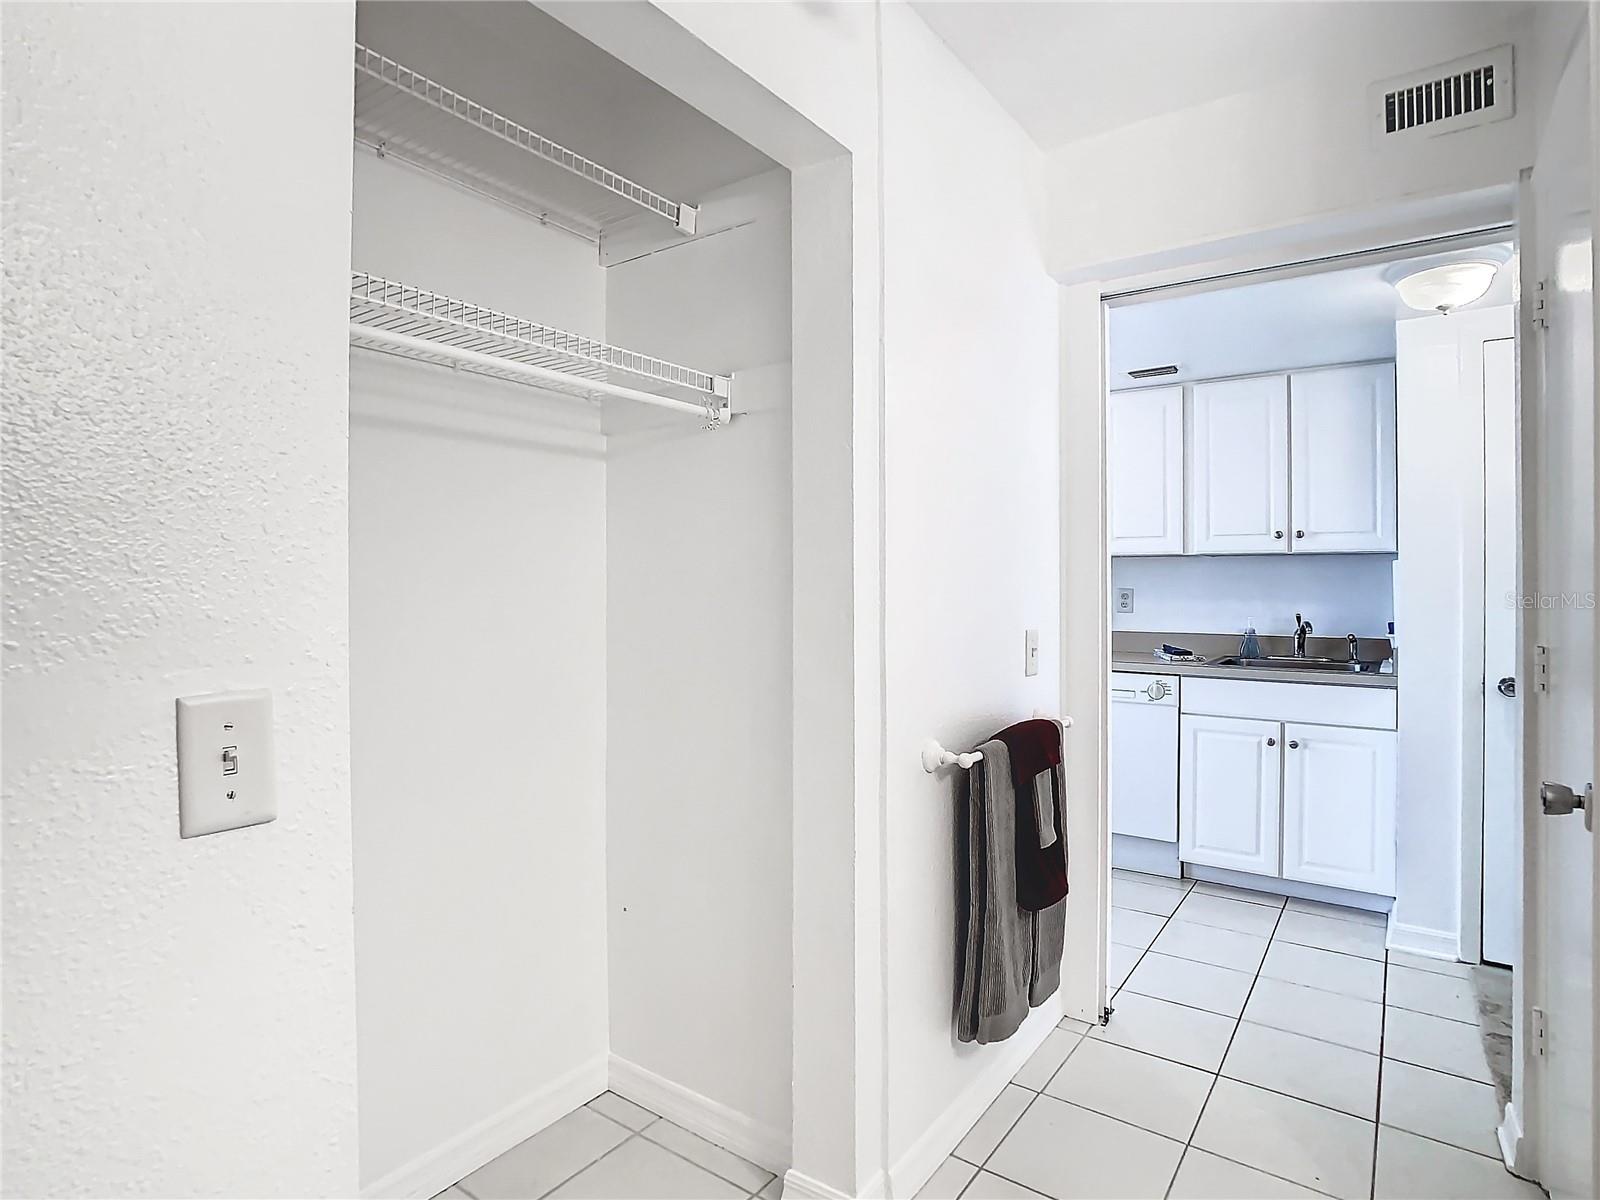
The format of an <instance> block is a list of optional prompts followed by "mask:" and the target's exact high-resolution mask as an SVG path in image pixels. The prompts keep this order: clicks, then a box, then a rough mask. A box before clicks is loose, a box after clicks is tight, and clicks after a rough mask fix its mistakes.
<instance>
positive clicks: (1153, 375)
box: [1128, 363, 1178, 379]
mask: <svg viewBox="0 0 1600 1200" xmlns="http://www.w3.org/2000/svg"><path fill="white" fill-rule="evenodd" d="M1177 373H1178V364H1177V363H1168V364H1167V365H1166V366H1164V367H1140V368H1139V369H1138V370H1137V371H1129V372H1128V378H1129V379H1160V378H1161V377H1162V376H1163V375H1176V374H1177Z"/></svg>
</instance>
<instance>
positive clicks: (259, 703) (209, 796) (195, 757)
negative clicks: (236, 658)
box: [178, 689, 278, 838]
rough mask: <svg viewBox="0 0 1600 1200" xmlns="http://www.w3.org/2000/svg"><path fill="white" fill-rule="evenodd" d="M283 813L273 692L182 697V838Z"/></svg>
mask: <svg viewBox="0 0 1600 1200" xmlns="http://www.w3.org/2000/svg"><path fill="white" fill-rule="evenodd" d="M277 815H278V793H277V769H276V764H275V763H274V762H273V758H272V693H271V692H268V691H266V690H265V689H257V690H255V691H248V692H211V693H209V694H207V695H204V696H180V697H179V698H178V834H179V836H180V837H186V838H192V837H200V836H202V835H203V834H207V833H221V832H223V830H226V829H243V828H244V827H245V826H247V825H262V824H265V823H266V822H267V821H271V820H274V819H275V818H276V817H277Z"/></svg>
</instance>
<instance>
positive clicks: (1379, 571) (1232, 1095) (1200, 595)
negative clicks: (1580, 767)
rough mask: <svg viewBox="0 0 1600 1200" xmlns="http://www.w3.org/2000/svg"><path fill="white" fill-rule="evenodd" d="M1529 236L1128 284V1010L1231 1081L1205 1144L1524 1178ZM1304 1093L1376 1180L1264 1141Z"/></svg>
mask: <svg viewBox="0 0 1600 1200" xmlns="http://www.w3.org/2000/svg"><path fill="white" fill-rule="evenodd" d="M1514 249H1515V248H1514V231H1513V230H1512V229H1511V228H1510V227H1509V226H1497V227H1494V228H1490V229H1485V230H1480V231H1477V232H1475V233H1472V234H1468V235H1458V236H1453V237H1450V238H1445V239H1440V240H1438V241H1436V242H1425V243H1412V244H1408V245H1405V246H1401V247H1390V248H1388V249H1384V250H1378V251H1371V252H1364V253H1362V254H1359V255H1352V256H1347V257H1340V258H1335V259H1329V260H1322V261H1319V262H1316V263H1312V264H1301V265H1297V266H1293V267H1284V268H1279V269H1275V270H1271V271H1265V272H1251V273H1246V274H1243V275H1235V276H1230V277H1227V278H1225V279H1213V280H1207V281H1199V282H1193V283H1185V284H1182V285H1179V286H1173V287H1162V288H1155V289H1150V290H1147V291H1144V292H1140V293H1129V294H1123V295H1117V296H1107V297H1105V298H1104V306H1105V307H1104V314H1103V315H1104V320H1103V328H1104V329H1105V331H1106V347H1105V351H1106V365H1105V370H1104V380H1105V406H1106V407H1105V441H1106V487H1105V497H1104V504H1105V512H1106V529H1107V547H1106V550H1107V557H1106V563H1105V574H1104V578H1105V580H1106V583H1107V587H1108V589H1109V597H1108V601H1107V610H1108V613H1109V628H1107V629H1106V631H1105V644H1106V646H1107V647H1108V659H1109V663H1108V668H1109V669H1108V672H1107V675H1108V678H1107V681H1106V682H1107V696H1108V701H1107V706H1106V711H1107V713H1108V723H1109V736H1108V739H1107V745H1108V760H1107V778H1108V796H1109V801H1108V806H1109V843H1110V862H1111V866H1112V879H1111V882H1110V892H1109V905H1110V906H1109V919H1108V944H1107V946H1106V957H1105V976H1106V997H1107V1000H1106V1004H1107V1009H1108V1012H1109V1014H1110V1020H1109V1023H1108V1024H1107V1025H1106V1026H1105V1028H1104V1030H1103V1031H1102V1033H1103V1036H1104V1037H1105V1038H1106V1039H1107V1040H1109V1041H1112V1042H1113V1043H1115V1044H1117V1045H1118V1046H1120V1047H1121V1048H1122V1049H1123V1050H1124V1051H1125V1052H1127V1053H1130V1054H1143V1055H1147V1056H1148V1055H1154V1056H1156V1057H1160V1058H1165V1059H1169V1060H1172V1059H1176V1060H1177V1061H1179V1062H1182V1063H1183V1064H1184V1065H1185V1066H1187V1067H1189V1068H1190V1069H1192V1070H1198V1071H1203V1072H1206V1073H1210V1074H1212V1075H1215V1076H1216V1077H1217V1079H1218V1082H1217V1084H1216V1085H1215V1086H1213V1087H1212V1088H1211V1089H1210V1091H1209V1092H1208V1093H1207V1094H1206V1095H1205V1096H1204V1097H1202V1098H1200V1099H1199V1100H1198V1101H1197V1104H1198V1105H1199V1107H1198V1108H1197V1110H1196V1112H1195V1113H1194V1114H1193V1116H1194V1127H1193V1132H1192V1133H1191V1134H1190V1137H1189V1143H1188V1149H1187V1150H1186V1152H1185V1159H1186V1160H1187V1159H1188V1158H1191V1157H1193V1158H1196V1159H1197V1161H1209V1158H1211V1157H1217V1156H1220V1157H1222V1158H1225V1159H1229V1160H1231V1161H1232V1162H1234V1163H1238V1164H1242V1165H1244V1166H1247V1167H1249V1168H1250V1169H1251V1170H1253V1171H1257V1172H1261V1173H1264V1174H1265V1175H1267V1176H1271V1177H1275V1178H1276V1179H1279V1180H1283V1179H1287V1180H1289V1181H1291V1182H1294V1183H1298V1184H1301V1185H1302V1186H1307V1187H1312V1188H1317V1189H1321V1190H1333V1191H1338V1190H1340V1188H1342V1187H1343V1186H1345V1185H1348V1186H1350V1187H1352V1188H1355V1189H1357V1190H1358V1191H1362V1192H1366V1191H1369V1190H1370V1189H1371V1187H1372V1186H1373V1183H1374V1172H1377V1173H1379V1174H1382V1173H1383V1172H1385V1171H1393V1170H1418V1171H1425V1170H1435V1171H1444V1170H1458V1169H1459V1170H1464V1171H1478V1172H1487V1173H1489V1175H1490V1176H1493V1175H1495V1174H1499V1173H1501V1172H1502V1170H1503V1164H1502V1162H1501V1151H1500V1144H1499V1141H1498V1136H1497V1129H1498V1126H1499V1124H1500V1120H1501V1114H1502V1111H1503V1109H1504V1107H1505V1105H1506V1104H1507V1102H1508V1101H1509V1100H1510V1099H1511V1095H1512V1083H1513V1079H1512V1076H1513V1074H1514V1073H1515V1062H1516V1055H1515V1054H1514V1052H1513V1044H1512V1038H1513V1019H1512V1013H1513V1008H1512V995H1511V992H1512V978H1513V970H1514V968H1515V967H1516V966H1517V964H1518V962H1519V961H1520V948H1519V944H1518V942H1519V937H1518V934H1519V930H1520V928H1521V914H1522V904H1521V896H1522V884H1521V879H1520V866H1519V864H1520V862H1521V829H1520V826H1521V820H1520V815H1519V813H1520V808H1519V805H1518V797H1519V795H1520V794H1521V788H1522V763H1521V744H1522V733H1521V714H1520V702H1521V701H1520V696H1519V694H1518V678H1517V676H1518V647H1519V644H1520V629H1521V626H1520V610H1521V602H1520V597H1521V595H1522V592H1521V588H1520V584H1519V581H1520V578H1521V546H1520V529H1521V519H1520V506H1519V503H1518V499H1519V495H1520V482H1519V434H1518V428H1519V427H1518V401H1517V395H1518V392H1517V378H1518V371H1517V353H1516V350H1517V321H1516V308H1515V296H1516V277H1517V265H1516V257H1515V253H1514ZM1468 263H1472V264H1481V266H1480V267H1475V268H1471V269H1467V268H1465V267H1464V266H1463V264H1468ZM1436 268H1445V269H1444V270H1442V271H1440V270H1435V269H1436ZM1424 272H1431V273H1430V274H1424ZM1472 274H1477V275H1478V276H1479V278H1478V280H1477V283H1478V284H1480V285H1481V286H1478V287H1477V288H1476V290H1475V291H1473V292H1472V293H1471V294H1464V295H1455V296H1449V295H1445V296H1440V295H1433V296H1430V295H1429V294H1427V292H1426V286H1425V285H1427V284H1428V283H1430V282H1437V281H1439V279H1440V277H1441V276H1443V277H1445V282H1447V283H1448V282H1449V281H1450V279H1451V278H1452V277H1453V278H1455V279H1456V281H1457V282H1459V281H1460V278H1461V277H1463V276H1469V275H1472ZM1119 1025H1121V1026H1122V1030H1121V1031H1120V1032H1119V1031H1118V1026H1119ZM1178 1030H1182V1033H1181V1034H1179V1033H1177V1032H1175V1031H1178ZM1069 1061H1070V1060H1069ZM1134 1062H1135V1060H1131V1059H1130V1064H1132V1063H1134ZM1269 1110H1270V1111H1271V1112H1277V1111H1278V1110H1283V1112H1282V1114H1281V1115H1283V1116H1284V1117H1285V1119H1287V1118H1288V1117H1289V1116H1291V1115H1293V1116H1295V1117H1296V1118H1298V1119H1304V1120H1305V1121H1306V1122H1307V1123H1308V1127H1316V1128H1318V1129H1319V1130H1321V1133H1320V1134H1318V1135H1317V1136H1326V1137H1327V1138H1329V1139H1332V1140H1333V1141H1336V1140H1337V1139H1339V1138H1341V1137H1343V1138H1347V1139H1349V1142H1350V1149H1349V1153H1348V1155H1347V1156H1345V1157H1344V1158H1343V1159H1342V1160H1341V1161H1342V1162H1343V1164H1344V1165H1343V1166H1342V1167H1341V1168H1340V1169H1342V1170H1347V1171H1348V1172H1349V1173H1350V1175H1351V1178H1350V1179H1348V1180H1343V1179H1338V1178H1333V1177H1331V1176H1330V1175H1328V1174H1327V1172H1328V1170H1329V1169H1330V1168H1328V1167H1327V1166H1326V1165H1325V1164H1322V1163H1319V1162H1318V1161H1317V1160H1316V1157H1315V1156H1314V1155H1305V1154H1302V1153H1300V1152H1299V1151H1298V1150H1295V1149H1290V1148H1287V1147H1285V1146H1283V1145H1279V1144H1274V1145H1265V1144H1260V1145H1258V1144H1255V1141H1254V1139H1253V1138H1252V1136H1251V1134H1250V1128H1251V1126H1252V1123H1253V1122H1254V1121H1255V1120H1256V1118H1255V1117H1252V1116H1251V1115H1250V1114H1252V1113H1256V1114H1257V1115H1258V1116H1259V1115H1260V1114H1262V1113H1267V1112H1268V1111H1269ZM1352 1121H1354V1122H1359V1123H1360V1124H1359V1125H1356V1124H1352V1123H1351V1122H1352ZM1360 1132H1364V1133H1365V1141H1364V1142H1363V1139H1362V1137H1360V1136H1355V1135H1356V1134H1358V1133H1360ZM1333 1141H1330V1145H1332V1144H1333ZM1425 1163H1426V1164H1431V1166H1426V1167H1425V1166H1423V1165H1422V1164H1425ZM1179 1170H1180V1173H1181V1172H1182V1171H1183V1170H1184V1168H1183V1167H1182V1166H1180V1168H1179ZM1379 1182H1380V1183H1381V1181H1379Z"/></svg>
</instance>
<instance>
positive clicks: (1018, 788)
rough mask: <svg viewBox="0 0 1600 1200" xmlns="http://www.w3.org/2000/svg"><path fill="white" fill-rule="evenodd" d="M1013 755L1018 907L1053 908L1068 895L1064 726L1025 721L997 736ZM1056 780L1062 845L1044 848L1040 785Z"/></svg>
mask: <svg viewBox="0 0 1600 1200" xmlns="http://www.w3.org/2000/svg"><path fill="white" fill-rule="evenodd" d="M994 736H995V738H996V739H998V740H999V741H1002V742H1004V743H1005V744H1006V750H1007V751H1008V752H1009V753H1010V755H1011V786H1012V791H1013V792H1014V793H1015V794H1016V798H1017V822H1016V831H1017V835H1016V836H1017V843H1016V856H1017V904H1018V906H1020V907H1021V908H1023V909H1026V910H1027V911H1028V912H1038V911H1040V910H1041V909H1045V908H1049V907H1050V906H1051V905H1052V904H1055V903H1057V902H1059V901H1060V900H1061V898H1062V897H1063V896H1065V895H1066V894H1067V826H1066V822H1065V821H1064V820H1063V819H1062V818H1063V814H1062V811H1061V788H1060V786H1059V783H1058V776H1057V772H1056V768H1057V767H1059V766H1060V765H1061V726H1060V725H1058V724H1056V722H1054V721H1050V720H1046V719H1043V718H1036V719H1034V720H1032V721H1019V722H1017V723H1016V724H1015V725H1012V726H1011V727H1010V728H1008V729H1002V730H1001V731H1000V732H999V733H997V734H995V735H994ZM1046 772H1048V773H1049V775H1050V799H1051V804H1052V806H1053V807H1054V811H1055V822H1056V840H1055V841H1054V842H1052V843H1051V844H1050V845H1048V846H1044V847H1041V846H1040V845H1039V812H1038V809H1037V807H1036V806H1035V805H1034V783H1033V781H1034V779H1035V778H1037V777H1038V776H1040V775H1043V774H1045V773H1046Z"/></svg>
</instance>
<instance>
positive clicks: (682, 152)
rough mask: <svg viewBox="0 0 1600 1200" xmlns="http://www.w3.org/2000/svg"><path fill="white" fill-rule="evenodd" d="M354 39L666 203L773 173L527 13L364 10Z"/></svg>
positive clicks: (491, 8) (476, 5)
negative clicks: (650, 191)
mask: <svg viewBox="0 0 1600 1200" xmlns="http://www.w3.org/2000/svg"><path fill="white" fill-rule="evenodd" d="M356 40H357V41H360V42H361V43H363V44H364V45H367V46H370V47H371V48H372V49H374V50H377V51H378V52H380V53H382V54H386V55H388V56H389V57H390V58H393V59H396V60H398V61H399V62H401V63H404V64H405V65H406V66H408V67H411V68H412V69H413V70H416V71H420V72H421V73H422V74H424V75H427V76H429V77H430V78H432V79H434V80H436V81H437V82H439V83H442V84H444V85H445V86H446V87H450V88H454V89H455V90H457V91H459V92H461V93H462V94H464V95H467V96H470V97H471V98H472V99H473V100H476V101H477V102H479V103H480V104H484V105H486V106H488V107H490V108H493V109H496V110H498V111H500V112H502V113H504V114H505V115H506V116H508V117H511V118H512V119H513V120H517V121H520V122H522V123H523V124H526V125H528V126H529V127H531V128H533V129H536V130H538V131H539V132H540V133H541V134H543V135H544V136H545V137H547V138H551V139H553V140H554V141H557V142H560V143H561V144H562V145H564V146H567V147H570V148H571V149H573V150H576V151H577V152H578V153H580V154H583V155H585V156H587V157H589V158H592V159H594V160H596V161H597V162H600V163H603V164H604V165H605V166H607V167H609V168H611V169H612V170H613V171H618V172H620V173H622V174H624V175H627V176H629V177H630V178H632V179H634V180H636V181H638V182H639V183H642V184H644V185H645V186H646V187H649V188H652V189H654V190H656V191H659V192H662V193H664V194H666V195H668V196H671V197H673V198H674V199H684V200H688V201H694V200H697V199H698V198H699V197H701V196H703V195H705V194H706V193H707V192H710V191H712V190H714V189H716V188H719V187H722V186H724V185H726V184H730V183H733V182H735V181H737V180H740V179H747V178H749V177H750V176H752V175H756V174H759V173H761V172H763V171H770V170H771V169H772V168H773V167H774V166H776V164H775V163H774V162H773V161H772V160H771V159H769V158H767V157H766V156H765V155H764V154H762V153H761V152H760V151H759V150H757V149H755V147H753V146H751V145H750V144H749V143H748V142H745V141H744V140H743V139H741V138H738V137H735V136H734V135H733V134H731V133H729V132H728V131H727V130H726V129H724V128H723V127H722V126H720V125H718V124H717V123H716V122H714V121H712V120H711V119H710V118H709V117H707V116H705V115H704V114H703V113H701V112H700V111H699V110H698V109H695V108H693V107H691V106H690V105H688V104H686V103H685V102H684V101H682V100H680V99H678V98H677V97H676V96H674V95H672V94H671V93H670V92H668V91H666V90H665V89H664V88H661V87H659V86H658V85H656V84H655V83H653V82H651V81H650V80H648V79H646V78H645V77H644V76H643V75H640V74H639V73H638V72H637V71H635V70H633V69H632V68H631V67H628V66H626V65H624V64H623V63H621V62H619V61H617V60H616V59H615V58H612V57H611V56H610V55H609V54H607V53H606V52H605V51H603V50H601V49H600V48H599V47H598V46H596V45H594V44H593V43H592V42H589V41H587V40H586V39H584V38H582V37H579V36H578V35H577V34H576V33H574V32H572V30H570V29H568V28H567V27H566V26H565V25H563V24H561V22H559V21H557V20H556V19H555V18H554V17H552V16H550V15H549V14H547V13H544V12H541V11H540V10H539V9H537V8H535V7H534V6H533V5H532V4H508V3H494V2H487V3H486V2H484V0H419V2H417V3H406V4H400V3H377V2H373V3H369V2H363V3H359V4H357V5H356Z"/></svg>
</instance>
